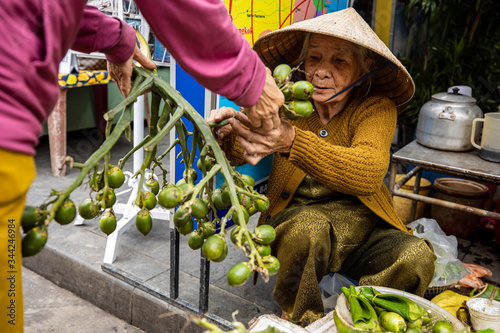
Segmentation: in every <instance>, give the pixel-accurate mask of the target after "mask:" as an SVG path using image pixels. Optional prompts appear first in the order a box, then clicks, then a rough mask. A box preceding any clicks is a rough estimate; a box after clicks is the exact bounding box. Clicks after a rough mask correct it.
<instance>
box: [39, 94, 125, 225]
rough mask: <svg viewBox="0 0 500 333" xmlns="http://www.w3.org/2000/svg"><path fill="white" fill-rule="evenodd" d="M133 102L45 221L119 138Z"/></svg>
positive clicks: (52, 207)
mask: <svg viewBox="0 0 500 333" xmlns="http://www.w3.org/2000/svg"><path fill="white" fill-rule="evenodd" d="M132 109H133V104H130V105H127V106H126V107H125V110H124V111H123V113H122V115H121V116H120V119H119V120H118V122H117V124H116V126H115V128H114V129H113V132H111V134H110V135H109V136H108V137H107V138H106V140H104V142H103V143H102V144H101V146H100V147H99V148H98V149H97V150H96V151H95V152H94V153H93V154H92V155H91V156H90V157H89V158H88V159H87V161H86V162H85V164H84V167H83V168H82V169H81V171H80V173H79V174H78V176H77V177H76V179H75V180H74V181H73V183H72V184H71V185H69V186H68V187H67V188H66V189H65V190H64V191H62V192H61V195H60V197H59V199H57V201H56V202H54V204H53V205H52V206H51V209H50V214H49V216H48V217H47V221H49V222H50V221H51V220H52V219H53V218H54V215H55V212H56V210H57V209H58V208H59V206H60V205H61V204H62V203H63V201H64V199H65V198H66V197H68V196H69V195H70V194H71V192H73V191H74V190H75V189H76V188H77V187H78V186H80V185H81V184H82V182H83V180H84V179H85V177H86V176H87V174H88V173H89V171H90V170H91V169H92V168H95V167H96V166H97V164H98V163H99V161H100V160H101V159H102V158H103V157H104V155H106V153H108V152H109V151H110V150H111V148H113V146H114V145H115V143H116V142H117V141H118V139H119V138H120V136H121V134H122V132H123V131H124V130H125V128H126V127H127V126H128V124H129V122H130V117H131V115H132Z"/></svg>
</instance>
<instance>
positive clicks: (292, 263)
mask: <svg viewBox="0 0 500 333" xmlns="http://www.w3.org/2000/svg"><path fill="white" fill-rule="evenodd" d="M301 186H302V185H301ZM299 195H300V194H299ZM294 199H295V198H294ZM299 202H300V204H298V203H299ZM268 224H270V225H272V226H274V227H275V228H276V234H277V237H276V240H275V241H274V242H273V244H272V246H273V254H274V255H275V256H276V257H277V258H278V259H279V261H280V270H279V271H278V275H277V282H276V285H275V287H274V291H273V297H274V299H275V301H276V302H277V303H278V305H279V306H280V307H281V308H282V310H283V312H284V314H285V316H286V318H287V319H288V320H291V321H294V322H309V321H314V320H317V319H319V318H321V317H322V316H323V315H324V309H323V302H322V299H321V294H320V291H319V282H320V281H321V279H322V278H323V277H324V276H325V275H326V274H328V273H330V272H338V273H341V274H344V275H346V276H348V277H350V278H352V279H354V280H357V281H359V284H360V285H370V286H383V287H390V288H395V289H400V290H405V291H408V292H411V293H414V294H417V295H420V296H422V295H423V294H424V292H425V290H426V289H427V287H428V285H429V283H430V282H431V280H432V277H433V275H434V261H435V259H436V256H435V255H434V252H433V250H432V247H431V245H430V244H429V243H428V242H427V241H426V240H423V239H420V238H418V237H416V236H413V235H410V234H408V233H406V232H404V231H400V230H397V229H395V228H393V227H392V226H391V225H389V224H388V223H386V222H385V221H383V220H381V219H380V218H378V217H377V216H376V215H375V214H374V213H373V212H371V211H370V210H369V209H368V208H367V207H366V206H364V205H363V204H362V203H361V202H360V201H359V199H358V198H357V197H355V196H348V195H343V194H340V195H337V197H333V198H332V197H330V199H329V201H326V202H324V201H323V202H317V201H314V200H306V201H304V200H294V203H292V204H291V205H290V206H289V207H288V208H286V209H284V210H283V211H281V212H279V213H278V214H276V215H274V216H273V217H272V218H271V219H270V220H269V221H268Z"/></svg>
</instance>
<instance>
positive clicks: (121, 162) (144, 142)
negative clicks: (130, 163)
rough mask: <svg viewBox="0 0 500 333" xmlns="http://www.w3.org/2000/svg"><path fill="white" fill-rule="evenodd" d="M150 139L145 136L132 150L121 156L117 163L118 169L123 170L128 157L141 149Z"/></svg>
mask: <svg viewBox="0 0 500 333" xmlns="http://www.w3.org/2000/svg"><path fill="white" fill-rule="evenodd" d="M150 139H151V137H150V136H149V135H146V137H145V138H144V139H142V141H141V142H139V143H138V144H137V145H136V146H135V147H134V148H132V149H131V150H130V151H129V152H128V153H127V154H125V156H123V157H122V158H121V159H120V160H119V161H118V166H119V167H120V169H122V170H123V166H124V165H125V163H126V162H127V160H128V159H129V157H130V156H132V155H133V154H134V153H135V152H136V151H138V150H139V149H140V148H142V147H143V146H144V145H145V144H146V143H147V142H148V141H149V140H150Z"/></svg>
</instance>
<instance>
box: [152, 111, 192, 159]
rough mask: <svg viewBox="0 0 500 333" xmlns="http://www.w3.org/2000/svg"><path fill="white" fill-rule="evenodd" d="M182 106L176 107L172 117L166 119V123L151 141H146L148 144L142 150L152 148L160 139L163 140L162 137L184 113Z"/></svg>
mask: <svg viewBox="0 0 500 333" xmlns="http://www.w3.org/2000/svg"><path fill="white" fill-rule="evenodd" d="M184 111H185V110H184V108H182V107H178V108H177V109H176V110H175V112H174V114H173V115H172V117H171V118H170V120H169V121H168V123H167V125H165V127H163V128H162V129H161V130H160V131H159V132H158V134H157V135H155V137H154V138H152V139H151V141H150V142H149V143H148V145H147V146H146V147H144V150H146V151H148V150H153V149H154V147H156V145H157V144H158V143H159V142H160V141H161V140H163V138H164V137H165V136H167V134H168V133H170V130H171V129H172V128H173V127H174V126H175V124H176V123H177V121H178V120H179V119H181V117H182V116H183V115H184Z"/></svg>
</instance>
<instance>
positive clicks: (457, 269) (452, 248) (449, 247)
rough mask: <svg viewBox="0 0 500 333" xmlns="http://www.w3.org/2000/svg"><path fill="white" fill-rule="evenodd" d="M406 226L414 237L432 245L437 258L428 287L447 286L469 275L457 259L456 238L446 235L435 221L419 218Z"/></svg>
mask: <svg viewBox="0 0 500 333" xmlns="http://www.w3.org/2000/svg"><path fill="white" fill-rule="evenodd" d="M408 226H409V227H411V228H412V229H413V234H414V235H415V236H417V237H419V238H425V239H427V240H428V241H429V242H430V243H431V244H432V247H433V249H434V253H435V254H436V256H437V259H436V261H435V263H434V264H435V271H434V278H433V279H432V281H431V283H430V285H429V287H441V286H448V285H451V284H454V283H457V282H458V281H460V280H461V279H462V278H463V277H464V276H466V275H468V274H470V273H471V270H470V269H468V268H467V267H466V266H465V265H464V264H463V263H462V262H461V261H460V260H458V258H457V257H458V241H457V238H456V237H455V236H448V235H446V234H445V233H444V231H443V230H441V227H440V226H439V224H438V223H437V221H436V220H434V219H428V218H421V219H418V220H416V221H414V222H411V223H409V224H408Z"/></svg>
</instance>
